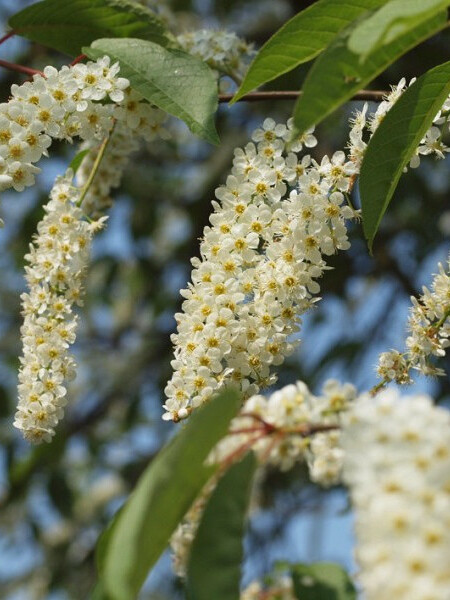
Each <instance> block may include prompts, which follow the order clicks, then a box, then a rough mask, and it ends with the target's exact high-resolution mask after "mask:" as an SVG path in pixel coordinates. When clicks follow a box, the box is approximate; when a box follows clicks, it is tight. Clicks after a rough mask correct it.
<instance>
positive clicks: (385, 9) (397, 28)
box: [348, 0, 449, 60]
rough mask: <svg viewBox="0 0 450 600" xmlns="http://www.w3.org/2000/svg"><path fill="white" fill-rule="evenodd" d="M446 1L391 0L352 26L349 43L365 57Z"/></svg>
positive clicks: (351, 47)
mask: <svg viewBox="0 0 450 600" xmlns="http://www.w3.org/2000/svg"><path fill="white" fill-rule="evenodd" d="M448 4H449V1H448V0H427V1H426V2H424V1H423V0H391V2H388V3H387V4H386V5H385V6H382V7H381V8H380V9H379V10H377V11H376V12H375V13H374V14H373V15H371V16H370V17H368V18H367V19H364V21H362V22H361V23H360V24H359V25H357V27H355V29H354V30H353V31H352V33H351V35H350V37H349V40H348V47H349V48H350V50H351V51H352V52H355V53H356V54H360V55H361V58H362V59H363V60H364V59H365V57H366V56H368V54H370V53H371V52H375V50H377V48H379V47H380V46H383V45H385V44H388V43H390V42H392V41H394V40H395V39H396V38H398V37H400V36H401V35H404V34H405V33H407V32H408V31H409V30H410V29H413V28H414V27H416V26H417V25H419V24H420V23H421V22H422V21H426V20H427V19H430V18H431V17H433V16H434V15H436V14H438V13H439V12H440V11H442V10H444V9H445V8H447V6H448Z"/></svg>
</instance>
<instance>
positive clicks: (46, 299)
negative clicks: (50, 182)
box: [14, 171, 106, 443]
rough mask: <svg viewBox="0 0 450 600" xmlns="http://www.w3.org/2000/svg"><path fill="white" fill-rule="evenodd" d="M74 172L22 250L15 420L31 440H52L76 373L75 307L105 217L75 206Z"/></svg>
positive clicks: (77, 197)
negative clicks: (92, 217)
mask: <svg viewBox="0 0 450 600" xmlns="http://www.w3.org/2000/svg"><path fill="white" fill-rule="evenodd" d="M72 177H73V174H72V172H71V171H68V172H67V173H66V175H65V176H64V177H59V178H58V179H57V181H56V183H55V185H54V187H53V189H52V191H51V193H50V201H49V202H48V204H47V205H46V206H45V207H44V209H45V212H46V215H45V217H44V218H43V220H42V221H41V222H40V223H39V225H38V233H37V235H36V236H35V238H34V240H33V244H31V245H30V252H29V254H27V255H26V256H25V259H26V261H27V262H28V266H27V267H26V268H25V269H26V280H27V283H28V288H29V291H28V292H27V293H24V294H22V296H21V300H22V307H23V315H24V323H23V325H22V327H21V335H22V340H23V356H22V357H21V359H20V362H21V367H20V371H19V388H18V391H19V403H18V409H17V413H16V418H15V421H14V425H15V426H16V427H17V428H18V429H21V430H22V431H23V434H24V436H25V438H26V439H27V440H29V441H31V442H35V443H39V442H41V441H43V440H45V441H50V439H51V437H52V436H53V435H54V433H55V430H54V428H55V426H56V424H57V423H58V421H59V420H60V419H61V418H62V417H63V414H64V406H65V405H66V403H67V400H66V387H65V382H66V381H68V380H70V379H72V378H73V377H74V374H75V361H74V359H73V357H72V356H71V355H70V353H69V350H68V349H69V347H70V345H71V344H73V342H74V341H75V336H76V334H75V332H76V326H77V316H76V315H75V314H74V312H73V307H74V305H75V304H81V298H82V292H83V278H84V272H85V269H86V266H87V262H88V258H89V249H90V244H91V239H92V236H93V234H94V232H95V231H97V230H98V229H101V228H102V226H103V222H104V219H105V218H106V217H103V218H102V219H100V220H99V221H92V222H88V221H87V220H86V219H85V218H84V215H83V212H82V210H81V209H80V208H79V206H78V204H79V201H80V196H81V190H80V189H78V188H76V187H74V186H73V184H72Z"/></svg>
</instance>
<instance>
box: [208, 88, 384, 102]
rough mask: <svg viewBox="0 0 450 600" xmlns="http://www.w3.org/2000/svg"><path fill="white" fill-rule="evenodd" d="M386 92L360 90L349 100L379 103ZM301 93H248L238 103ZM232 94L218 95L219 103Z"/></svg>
mask: <svg viewBox="0 0 450 600" xmlns="http://www.w3.org/2000/svg"><path fill="white" fill-rule="evenodd" d="M387 93H388V92H386V91H384V90H361V91H359V92H358V93H356V94H355V95H354V96H352V97H351V100H371V101H372V102H381V100H382V99H383V98H384V97H385V96H386V94H387ZM301 94H302V92H301V91H300V92H295V91H273V92H250V93H249V94H246V95H245V96H242V98H239V100H238V102H259V101H261V100H297V98H298V97H299V96H301ZM233 97H234V94H219V102H220V103H223V102H229V101H230V100H231V99H232V98H233Z"/></svg>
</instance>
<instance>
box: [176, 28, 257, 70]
mask: <svg viewBox="0 0 450 600" xmlns="http://www.w3.org/2000/svg"><path fill="white" fill-rule="evenodd" d="M177 42H178V43H179V44H180V46H181V47H182V48H183V49H184V50H185V51H186V52H189V54H192V55H193V56H197V57H198V58H201V59H202V60H204V61H205V62H206V63H207V64H208V65H209V66H210V67H211V68H213V69H215V70H216V71H218V72H219V73H220V74H227V75H231V76H232V77H233V76H237V77H238V78H239V79H240V78H241V77H243V75H244V74H245V71H246V70H247V67H248V64H249V62H250V59H251V58H252V57H253V55H254V50H253V47H252V46H251V45H249V44H247V43H246V42H245V41H244V40H242V39H241V38H239V37H238V36H237V35H236V34H235V33H233V32H229V31H222V30H217V31H215V30H212V29H200V30H198V31H190V32H186V33H182V34H180V35H178V36H177Z"/></svg>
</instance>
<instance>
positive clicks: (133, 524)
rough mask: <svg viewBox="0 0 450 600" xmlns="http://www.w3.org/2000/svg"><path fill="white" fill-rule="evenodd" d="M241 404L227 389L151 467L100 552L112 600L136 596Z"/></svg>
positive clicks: (200, 484) (211, 470)
mask: <svg viewBox="0 0 450 600" xmlns="http://www.w3.org/2000/svg"><path fill="white" fill-rule="evenodd" d="M239 406H240V398H239V396H238V394H237V393H236V392H235V391H233V390H226V391H224V392H222V393H221V394H219V395H218V396H217V397H215V398H213V400H211V402H210V403H208V404H207V405H205V406H203V407H202V408H201V409H199V410H198V411H197V412H195V413H194V414H193V415H192V416H191V417H190V418H189V421H188V423H187V424H186V426H184V427H183V429H182V430H181V431H179V432H178V434H177V435H176V436H175V437H174V438H173V439H172V441H171V442H170V443H169V444H168V445H166V446H165V447H164V448H163V449H162V450H161V451H160V452H159V454H158V455H157V457H156V458H155V459H154V460H153V461H152V462H151V464H150V465H149V466H148V467H147V469H146V471H145V472H144V474H143V475H142V476H141V478H140V479H139V481H138V484H137V486H136V488H135V490H134V491H133V493H132V494H131V496H130V498H129V499H128V501H127V503H126V504H125V505H124V507H123V509H122V511H121V512H120V514H119V515H118V517H117V519H116V520H115V521H114V522H113V524H112V525H111V527H110V531H109V532H108V533H107V534H106V537H105V538H104V539H103V545H102V547H101V548H100V550H99V551H100V552H101V554H102V556H100V557H98V564H99V567H100V579H101V584H102V587H103V589H104V592H105V594H106V595H107V596H108V598H111V600H131V599H134V598H135V597H136V595H137V593H138V591H139V589H140V588H141V586H142V584H143V583H144V581H145V579H146V577H147V574H148V572H149V570H150V569H151V567H152V566H153V565H154V564H155V562H156V561H157V560H158V558H159V556H160V555H161V553H162V552H163V551H164V549H165V548H166V546H167V543H168V541H169V538H170V536H171V535H172V533H173V532H174V530H175V528H176V526H177V525H178V523H179V522H180V520H181V519H182V517H183V516H184V514H185V513H186V511H187V510H188V509H189V507H190V506H191V504H192V502H193V501H194V500H195V498H196V496H197V495H198V493H199V492H200V490H201V489H202V487H203V486H204V485H205V483H206V482H207V481H208V479H209V478H210V477H211V475H212V474H213V473H214V472H215V469H216V467H213V466H204V461H205V459H206V457H207V456H208V454H209V452H210V451H211V449H212V448H213V447H214V446H215V445H216V443H217V442H218V441H219V440H220V439H221V438H223V437H224V435H225V434H226V432H227V429H228V425H229V423H230V421H231V419H232V418H233V417H234V416H235V415H236V413H237V411H238V409H239Z"/></svg>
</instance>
